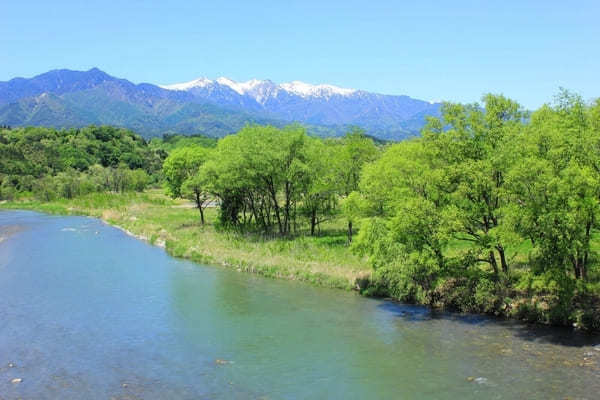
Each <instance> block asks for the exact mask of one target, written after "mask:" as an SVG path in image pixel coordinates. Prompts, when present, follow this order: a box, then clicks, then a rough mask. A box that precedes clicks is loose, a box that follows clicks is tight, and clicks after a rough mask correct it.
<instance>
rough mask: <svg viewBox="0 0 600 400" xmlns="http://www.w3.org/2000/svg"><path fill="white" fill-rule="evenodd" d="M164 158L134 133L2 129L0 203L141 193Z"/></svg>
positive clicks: (95, 129) (92, 128) (91, 129)
mask: <svg viewBox="0 0 600 400" xmlns="http://www.w3.org/2000/svg"><path fill="white" fill-rule="evenodd" d="M161 165H162V158H161V155H160V154H158V153H157V152H155V151H154V150H152V149H150V148H149V147H148V145H147V144H146V142H145V141H144V140H143V139H142V138H141V137H139V136H137V135H135V134H134V133H132V132H130V131H127V130H124V129H117V128H113V127H108V126H101V127H95V126H90V127H87V128H82V129H71V130H55V129H50V128H19V129H2V130H0V199H12V198H14V197H16V196H18V195H19V194H23V193H30V192H32V193H33V194H34V195H35V196H36V197H38V198H40V199H42V200H45V201H50V200H53V199H55V198H57V197H65V198H72V197H75V196H79V195H82V194H86V193H90V192H95V191H109V190H110V191H117V192H122V191H126V190H137V191H141V190H143V189H144V188H145V187H146V186H147V185H148V184H150V183H151V182H152V181H155V180H156V177H153V175H154V174H156V173H157V172H158V171H159V170H160V167H161Z"/></svg>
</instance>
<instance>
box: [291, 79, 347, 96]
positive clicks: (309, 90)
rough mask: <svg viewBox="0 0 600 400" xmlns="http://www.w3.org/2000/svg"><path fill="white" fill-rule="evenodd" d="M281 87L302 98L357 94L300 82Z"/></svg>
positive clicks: (344, 89) (328, 86)
mask: <svg viewBox="0 0 600 400" xmlns="http://www.w3.org/2000/svg"><path fill="white" fill-rule="evenodd" d="M279 86H280V87H281V88H282V89H283V90H285V91H287V92H291V93H294V94H296V95H298V96H301V97H330V96H332V95H341V96H348V95H350V94H352V93H354V92H356V90H355V89H347V88H341V87H338V86H334V85H327V84H321V85H312V84H310V83H305V82H300V81H292V82H288V83H282V84H281V85H279Z"/></svg>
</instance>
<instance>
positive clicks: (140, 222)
mask: <svg viewBox="0 0 600 400" xmlns="http://www.w3.org/2000/svg"><path fill="white" fill-rule="evenodd" d="M0 207H1V208H4V209H29V210H36V211H42V212H46V213H51V214H63V215H87V216H92V217H96V218H100V219H102V220H104V221H106V222H107V223H109V224H111V225H114V226H118V227H120V228H122V229H125V230H127V231H129V232H131V233H132V234H134V235H135V236H137V237H139V238H141V239H144V240H147V241H148V242H150V243H152V244H155V245H160V246H164V247H165V248H166V251H167V252H168V253H169V254H171V255H173V256H175V257H182V258H186V259H189V260H192V261H195V262H199V263H204V264H215V265H222V266H225V267H228V268H233V269H235V270H238V271H246V272H253V273H257V274H260V275H264V276H267V277H273V278H283V279H291V280H300V281H306V282H310V283H313V284H316V285H319V286H326V287H333V288H341V289H352V288H355V287H356V281H357V279H360V278H364V277H366V276H369V275H370V268H369V267H368V265H367V263H366V262H365V260H362V259H360V258H359V257H358V256H356V255H354V254H353V253H352V252H351V251H350V249H349V248H348V246H347V244H346V237H345V233H344V231H343V228H342V225H341V224H338V223H336V221H333V222H329V224H324V226H323V227H322V229H323V231H324V232H327V234H326V235H322V236H317V237H308V236H302V237H296V238H291V239H282V238H275V239H264V238H263V237H261V236H258V235H255V234H241V233H235V232H224V231H220V230H218V229H215V226H214V221H215V218H216V214H217V213H216V210H215V209H210V208H209V209H207V210H206V217H207V223H206V225H204V226H202V225H201V224H200V218H199V214H198V210H197V209H195V208H193V207H191V205H190V204H189V203H188V202H186V201H183V200H173V199H170V198H168V197H167V196H165V195H164V194H163V192H162V191H161V190H152V191H147V192H145V193H124V194H114V193H93V194H89V195H85V196H81V197H77V198H74V199H71V200H65V199H60V200H55V201H51V202H38V201H35V200H21V201H13V202H5V203H3V204H0ZM338 225H339V226H338Z"/></svg>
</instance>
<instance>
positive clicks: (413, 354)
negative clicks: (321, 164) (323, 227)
mask: <svg viewBox="0 0 600 400" xmlns="http://www.w3.org/2000/svg"><path fill="white" fill-rule="evenodd" d="M0 236H1V237H2V239H3V240H1V241H0V398H2V399H16V398H35V399H55V398H61V399H111V398H115V399H139V398H144V399H166V398H177V399H179V398H181V399H202V398H206V399H326V398H331V399H365V398H373V399H414V398H420V399H458V398H460V399H517V398H520V399H554V398H555V399H562V398H565V397H568V398H580V399H597V398H599V393H600V369H599V365H600V347H594V345H595V344H598V343H600V338H599V337H590V336H585V335H578V334H574V333H572V332H570V331H569V330H560V329H549V328H545V329H540V328H537V329H532V328H528V327H526V326H523V325H520V324H514V323H506V322H498V321H493V320H490V319H487V318H483V317H461V316H457V315H452V314H435V315H433V314H431V313H430V312H428V311H427V310H426V309H424V308H421V307H413V306H406V305H399V304H395V303H391V302H386V301H380V300H374V299H366V298H362V297H360V296H357V295H356V294H353V293H346V292H342V291H337V290H327V289H322V288H315V287H310V286H307V285H303V284H300V283H295V282H286V281H276V280H270V279H264V278H260V277H257V276H253V275H249V274H243V273H236V272H232V271H228V270H225V269H223V268H217V267H208V266H202V265H197V264H194V263H191V262H187V261H182V260H177V259H174V258H171V257H169V256H168V255H167V254H166V253H165V252H164V251H163V250H161V249H160V248H157V247H153V246H150V245H148V244H147V243H144V242H141V241H138V240H136V239H134V238H132V237H129V236H127V235H126V234H125V233H123V232H122V231H120V230H117V229H115V228H112V227H109V226H107V225H105V224H103V223H102V222H100V221H98V220H95V219H91V218H84V217H56V216H48V215H44V214H39V213H33V212H24V211H0ZM9 363H12V364H13V366H12V367H9ZM14 378H22V379H23V380H22V382H21V383H11V380H12V379H14Z"/></svg>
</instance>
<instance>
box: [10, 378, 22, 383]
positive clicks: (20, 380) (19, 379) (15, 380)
mask: <svg viewBox="0 0 600 400" xmlns="http://www.w3.org/2000/svg"><path fill="white" fill-rule="evenodd" d="M21 382H23V379H21V378H14V379H13V380H11V381H10V383H21Z"/></svg>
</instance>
